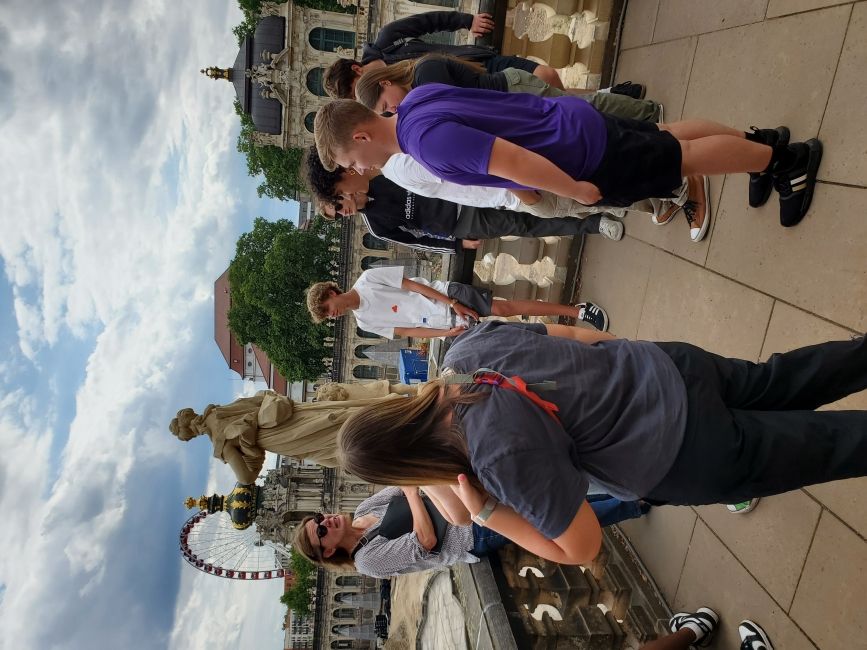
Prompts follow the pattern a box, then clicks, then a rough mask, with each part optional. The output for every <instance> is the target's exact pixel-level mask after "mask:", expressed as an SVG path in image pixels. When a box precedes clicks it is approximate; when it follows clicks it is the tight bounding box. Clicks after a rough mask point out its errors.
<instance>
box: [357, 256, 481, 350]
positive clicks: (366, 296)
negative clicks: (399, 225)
mask: <svg viewBox="0 0 867 650" xmlns="http://www.w3.org/2000/svg"><path fill="white" fill-rule="evenodd" d="M410 279H411V280H414V281H415V282H418V283H420V284H426V285H428V286H429V287H433V288H434V289H436V290H437V291H439V292H440V293H442V294H444V295H448V286H449V283H448V282H440V281H439V280H434V281H433V282H428V281H427V280H424V279H422V278H410ZM402 281H403V267H402V266H386V267H383V268H377V269H369V270H367V271H365V272H364V273H362V274H361V276H360V277H359V278H358V281H357V282H356V283H355V284H354V285H353V286H352V288H353V289H354V290H355V291H357V292H358V297H359V300H360V305H359V306H358V309H355V310H354V311H353V314H354V315H355V320H356V322H357V323H358V326H359V327H360V328H361V329H363V330H367V331H368V332H373V333H374V334H379V335H380V336H384V337H386V338H389V339H393V338H394V328H395V327H430V328H433V329H443V330H447V329H451V328H452V327H453V325H452V311H451V308H450V307H449V305H448V304H446V303H443V302H438V301H434V300H431V299H430V298H426V297H425V296H423V295H421V294H420V293H416V292H415V291H406V290H404V289H401V288H400V283H401V282H402ZM463 322H464V320H463V319H461V318H458V319H457V320H456V323H455V324H462V323H463Z"/></svg>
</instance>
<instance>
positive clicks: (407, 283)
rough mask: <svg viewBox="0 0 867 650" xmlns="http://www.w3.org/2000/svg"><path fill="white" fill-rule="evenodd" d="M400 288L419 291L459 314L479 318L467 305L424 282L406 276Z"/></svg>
mask: <svg viewBox="0 0 867 650" xmlns="http://www.w3.org/2000/svg"><path fill="white" fill-rule="evenodd" d="M400 288H401V289H403V290H404V291H414V292H415V293H420V294H421V295H423V296H424V297H425V298H430V299H431V300H433V301H434V302H441V303H444V304H446V305H449V306H450V307H451V308H452V309H454V311H455V313H456V314H458V315H459V316H470V317H472V318H475V319H476V320H478V319H479V314H478V313H477V312H475V311H473V310H472V309H470V308H469V307H465V306H464V305H462V304H461V303H459V302H458V301H457V300H455V299H453V298H449V297H448V296H447V295H445V294H444V293H440V292H439V291H437V290H436V289H434V288H433V287H429V286H427V285H426V284H421V283H420V282H415V281H414V280H410V279H408V278H404V279H403V282H401V284H400Z"/></svg>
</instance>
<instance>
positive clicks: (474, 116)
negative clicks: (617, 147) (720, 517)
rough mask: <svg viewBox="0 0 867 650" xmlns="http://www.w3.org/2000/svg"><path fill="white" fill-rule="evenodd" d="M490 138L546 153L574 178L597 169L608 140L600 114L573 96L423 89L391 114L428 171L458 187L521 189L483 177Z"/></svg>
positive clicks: (405, 144) (403, 141) (406, 147)
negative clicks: (395, 116)
mask: <svg viewBox="0 0 867 650" xmlns="http://www.w3.org/2000/svg"><path fill="white" fill-rule="evenodd" d="M496 138H503V139H504V140H508V141H509V142H512V143H513V144H517V145H519V146H521V147H524V148H525V149H529V150H530V151H533V152H535V153H537V154H539V155H541V156H544V157H545V158H547V159H548V160H550V161H551V162H553V163H554V164H555V165H557V166H558V167H559V168H560V169H562V170H563V171H565V172H566V173H567V174H569V175H570V176H572V178H574V179H576V180H585V179H587V178H589V177H590V175H591V174H593V172H594V171H596V168H597V167H598V166H599V163H600V161H601V160H602V155H603V154H604V153H605V145H606V142H607V136H606V131H605V121H604V120H603V118H602V115H601V114H600V113H599V111H597V110H596V109H595V108H593V106H591V105H590V103H589V102H586V101H584V100H583V99H579V98H577V97H571V96H568V95H567V96H564V97H551V98H547V97H537V96H536V95H530V94H529V93H502V92H496V91H493V90H480V89H477V88H455V87H453V86H446V85H443V84H426V85H424V86H421V87H419V88H415V89H414V90H412V91H411V92H410V93H409V94H408V95H407V96H406V98H405V99H404V100H403V101H402V102H401V103H400V106H398V109H397V139H398V142H399V143H400V148H401V149H402V150H403V152H404V153H407V154H409V155H410V156H412V157H413V158H415V159H416V160H417V161H418V162H420V163H421V164H422V166H424V167H425V168H426V169H427V170H428V171H430V172H431V173H432V174H435V175H436V176H439V177H440V178H442V179H444V180H448V181H452V182H453V183H458V184H460V185H483V186H487V187H507V188H518V189H522V188H523V186H522V185H519V184H518V183H515V182H513V181H510V180H507V179H505V178H501V177H499V176H493V175H491V174H488V163H489V162H490V159H491V149H492V147H493V146H494V140H495V139H496Z"/></svg>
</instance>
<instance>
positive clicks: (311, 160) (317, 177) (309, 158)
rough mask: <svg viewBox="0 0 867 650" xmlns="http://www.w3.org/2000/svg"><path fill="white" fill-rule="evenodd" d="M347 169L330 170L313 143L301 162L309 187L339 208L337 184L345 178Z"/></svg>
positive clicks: (318, 197)
mask: <svg viewBox="0 0 867 650" xmlns="http://www.w3.org/2000/svg"><path fill="white" fill-rule="evenodd" d="M344 171H345V170H343V169H342V168H339V167H338V168H337V169H335V170H334V171H333V172H330V171H328V170H327V169H325V167H324V166H323V165H322V161H321V160H320V159H319V154H318V153H317V151H316V146H315V145H311V146H310V148H309V149H308V150H307V152H306V153H305V154H304V159H303V160H302V162H301V173H302V174H303V175H304V180H305V182H306V183H307V189H309V190H310V193H311V194H312V195H313V196H315V197H316V198H317V199H319V200H320V201H323V202H325V203H330V204H331V205H333V206H334V208H335V209H337V208H338V207H339V205H340V197H339V196H337V189H336V187H335V186H336V185H337V183H339V182H340V179H342V178H343V173H344Z"/></svg>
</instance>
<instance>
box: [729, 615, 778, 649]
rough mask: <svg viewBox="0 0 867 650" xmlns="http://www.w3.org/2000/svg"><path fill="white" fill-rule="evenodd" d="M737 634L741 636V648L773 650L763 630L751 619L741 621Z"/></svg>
mask: <svg viewBox="0 0 867 650" xmlns="http://www.w3.org/2000/svg"><path fill="white" fill-rule="evenodd" d="M738 634H739V635H740V637H741V650H774V647H773V646H772V645H771V640H770V639H769V638H768V635H767V634H765V631H764V630H763V629H762V628H761V627H760V626H758V625H756V624H755V623H753V622H752V621H741V624H740V625H738Z"/></svg>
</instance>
